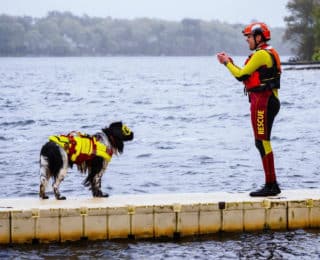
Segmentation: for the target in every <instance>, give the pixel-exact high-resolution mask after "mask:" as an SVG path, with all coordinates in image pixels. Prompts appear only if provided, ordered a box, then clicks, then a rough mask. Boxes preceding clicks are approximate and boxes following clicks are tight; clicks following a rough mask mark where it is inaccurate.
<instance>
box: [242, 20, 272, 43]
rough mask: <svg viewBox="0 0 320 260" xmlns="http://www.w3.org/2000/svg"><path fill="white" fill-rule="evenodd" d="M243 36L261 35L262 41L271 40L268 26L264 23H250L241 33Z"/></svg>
mask: <svg viewBox="0 0 320 260" xmlns="http://www.w3.org/2000/svg"><path fill="white" fill-rule="evenodd" d="M242 33H243V35H248V34H252V35H257V34H261V35H262V37H263V38H264V40H266V41H269V40H270V39H271V33H270V30H269V28H268V26H267V25H266V24H265V23H259V22H256V23H251V24H249V25H248V26H246V27H245V28H244V30H243V31H242Z"/></svg>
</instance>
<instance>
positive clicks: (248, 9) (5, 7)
mask: <svg viewBox="0 0 320 260" xmlns="http://www.w3.org/2000/svg"><path fill="white" fill-rule="evenodd" d="M287 2H288V0H269V1H257V0H0V14H9V15H19V16H21V15H28V16H33V17H43V16H46V14H47V12H48V11H52V10H57V11H70V12H72V13H73V14H75V15H80V16H81V15H83V14H87V15H89V16H97V17H107V16H111V17H112V18H127V19H134V18H138V17H148V18H159V19H165V20H172V21H180V20H181V19H183V18H195V19H202V20H208V21H210V20H220V21H221V22H228V23H242V24H245V23H249V22H251V21H252V20H253V19H255V20H260V21H264V22H266V23H267V24H268V25H270V26H272V27H274V26H282V27H284V26H285V23H284V22H283V18H284V16H286V15H288V11H287V9H286V4H287Z"/></svg>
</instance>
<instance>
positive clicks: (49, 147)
mask: <svg viewBox="0 0 320 260" xmlns="http://www.w3.org/2000/svg"><path fill="white" fill-rule="evenodd" d="M40 156H44V157H46V158H47V160H48V167H49V170H50V172H51V175H52V176H53V177H54V178H56V177H57V176H58V173H59V171H60V169H61V168H62V165H63V161H62V156H61V153H60V148H59V146H58V145H57V144H55V143H54V142H47V143H46V144H45V145H43V146H42V148H41V151H40Z"/></svg>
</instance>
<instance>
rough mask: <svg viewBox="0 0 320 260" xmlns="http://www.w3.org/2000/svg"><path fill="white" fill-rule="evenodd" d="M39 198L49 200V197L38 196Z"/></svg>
mask: <svg viewBox="0 0 320 260" xmlns="http://www.w3.org/2000/svg"><path fill="white" fill-rule="evenodd" d="M40 198H41V199H43V200H47V199H49V196H47V195H42V196H40Z"/></svg>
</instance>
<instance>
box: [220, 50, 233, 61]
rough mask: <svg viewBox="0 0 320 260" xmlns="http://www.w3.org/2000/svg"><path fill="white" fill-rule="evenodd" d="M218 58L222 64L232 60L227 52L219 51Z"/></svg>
mask: <svg viewBox="0 0 320 260" xmlns="http://www.w3.org/2000/svg"><path fill="white" fill-rule="evenodd" d="M217 58H218V61H219V62H220V63H221V64H227V62H229V61H232V60H231V58H230V57H229V55H228V54H226V53H225V52H218V53H217Z"/></svg>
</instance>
